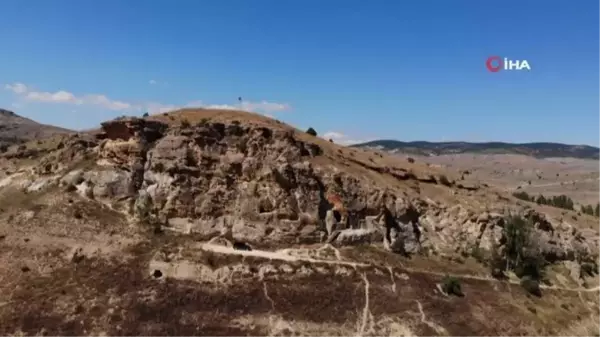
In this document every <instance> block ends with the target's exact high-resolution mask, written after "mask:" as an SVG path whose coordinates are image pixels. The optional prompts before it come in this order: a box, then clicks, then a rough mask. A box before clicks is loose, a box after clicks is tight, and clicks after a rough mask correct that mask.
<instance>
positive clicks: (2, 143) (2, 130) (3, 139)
mask: <svg viewBox="0 0 600 337" xmlns="http://www.w3.org/2000/svg"><path fill="white" fill-rule="evenodd" d="M69 133H73V131H71V130H67V129H63V128H59V127H56V126H51V125H45V124H40V123H37V122H35V121H33V120H31V119H28V118H25V117H22V116H19V115H17V114H16V113H14V112H13V111H10V110H5V109H0V152H2V151H1V150H2V149H5V148H6V147H7V146H9V145H13V144H21V143H24V142H26V141H29V140H32V139H42V138H47V137H50V136H52V135H57V134H69Z"/></svg>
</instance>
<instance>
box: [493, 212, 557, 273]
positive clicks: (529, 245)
mask: <svg viewBox="0 0 600 337" xmlns="http://www.w3.org/2000/svg"><path fill="white" fill-rule="evenodd" d="M532 229H533V224H532V222H531V221H530V220H528V219H526V218H524V217H522V216H518V215H510V216H509V217H507V218H506V219H505V224H504V228H503V232H502V243H503V247H502V248H501V249H500V248H499V247H494V248H493V250H492V254H491V258H490V263H489V267H490V271H491V272H492V274H493V275H494V277H501V276H502V275H504V273H505V272H506V271H509V270H510V271H514V272H515V274H516V275H517V276H519V277H528V278H530V279H532V280H536V281H540V280H543V279H544V277H545V273H544V271H545V268H546V265H547V261H546V260H545V258H544V257H543V255H542V254H541V253H540V251H539V249H538V247H537V245H536V242H535V237H534V236H533V235H532Z"/></svg>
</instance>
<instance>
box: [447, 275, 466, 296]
mask: <svg viewBox="0 0 600 337" xmlns="http://www.w3.org/2000/svg"><path fill="white" fill-rule="evenodd" d="M442 290H443V291H444V292H445V293H446V294H448V295H455V296H459V297H463V296H465V294H464V293H463V291H462V287H461V284H460V280H459V279H457V278H456V277H452V276H448V275H446V277H444V279H443V280H442Z"/></svg>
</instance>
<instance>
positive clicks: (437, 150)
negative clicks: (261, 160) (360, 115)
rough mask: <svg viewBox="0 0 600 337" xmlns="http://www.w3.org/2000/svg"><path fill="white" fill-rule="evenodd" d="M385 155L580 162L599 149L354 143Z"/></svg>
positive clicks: (499, 144)
mask: <svg viewBox="0 0 600 337" xmlns="http://www.w3.org/2000/svg"><path fill="white" fill-rule="evenodd" d="M353 146H354V147H366V148H375V149H379V150H384V151H388V152H394V153H396V152H401V153H407V154H415V155H425V156H427V155H436V156H438V155H443V154H458V153H482V154H523V155H528V156H532V157H536V158H550V157H572V158H581V159H598V158H600V149H599V148H597V147H593V146H588V145H567V144H560V143H523V144H515V143H502V142H488V143H468V142H423V141H417V142H401V141H397V140H375V141H371V142H368V143H362V144H356V145H353Z"/></svg>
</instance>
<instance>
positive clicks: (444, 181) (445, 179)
mask: <svg viewBox="0 0 600 337" xmlns="http://www.w3.org/2000/svg"><path fill="white" fill-rule="evenodd" d="M438 182H439V183H440V184H442V185H444V186H450V185H452V183H450V180H448V177H446V176H445V175H443V174H441V175H440V176H439V177H438Z"/></svg>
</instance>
